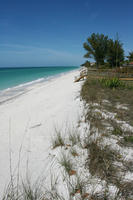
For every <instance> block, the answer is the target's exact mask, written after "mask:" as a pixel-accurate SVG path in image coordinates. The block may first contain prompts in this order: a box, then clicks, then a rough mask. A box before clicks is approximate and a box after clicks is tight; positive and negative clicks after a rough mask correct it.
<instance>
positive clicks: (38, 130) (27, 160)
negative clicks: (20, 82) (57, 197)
mask: <svg viewBox="0 0 133 200" xmlns="http://www.w3.org/2000/svg"><path fill="white" fill-rule="evenodd" d="M78 74H79V71H78V70H76V71H72V72H69V73H67V74H65V75H62V76H60V77H58V78H54V79H52V80H50V81H47V82H44V83H40V84H36V85H34V87H32V89H31V90H30V91H29V92H27V93H25V94H23V95H21V96H19V97H18V98H16V99H12V100H11V101H7V102H5V103H3V104H2V105H0V192H1V193H0V196H1V194H2V191H3V189H4V188H5V186H6V185H7V184H8V182H9V179H10V167H11V169H12V173H18V171H17V170H18V165H19V164H20V166H21V167H20V168H21V169H22V170H21V172H20V173H25V171H26V170H27V168H29V171H30V174H31V175H32V177H35V176H38V175H40V173H42V172H44V171H45V173H46V172H47V170H49V165H48V159H47V158H48V154H49V149H50V146H51V137H52V135H54V133H55V130H54V129H55V127H56V128H57V129H64V128H65V127H66V126H67V125H68V126H72V125H75V124H76V122H77V120H78V117H79V115H80V113H81V108H80V100H79V98H77V97H78V96H79V92H80V88H81V83H74V77H75V76H76V75H78ZM19 160H20V163H19ZM10 161H11V162H10ZM10 164H11V165H10Z"/></svg>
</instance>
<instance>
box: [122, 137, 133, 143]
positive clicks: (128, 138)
mask: <svg viewBox="0 0 133 200" xmlns="http://www.w3.org/2000/svg"><path fill="white" fill-rule="evenodd" d="M124 140H125V142H129V143H133V136H125V137H124Z"/></svg>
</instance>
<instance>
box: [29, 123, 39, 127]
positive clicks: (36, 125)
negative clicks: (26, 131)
mask: <svg viewBox="0 0 133 200" xmlns="http://www.w3.org/2000/svg"><path fill="white" fill-rule="evenodd" d="M41 125H42V124H41V123H38V124H35V125H34V126H31V127H30V128H36V127H38V126H41Z"/></svg>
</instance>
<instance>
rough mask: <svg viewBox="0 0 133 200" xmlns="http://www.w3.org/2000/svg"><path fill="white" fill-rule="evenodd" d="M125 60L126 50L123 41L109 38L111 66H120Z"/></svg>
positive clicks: (108, 58) (108, 60)
mask: <svg viewBox="0 0 133 200" xmlns="http://www.w3.org/2000/svg"><path fill="white" fill-rule="evenodd" d="M123 61H124V50H123V47H122V43H121V42H120V41H119V39H118V38H117V39H116V40H112V39H110V40H108V52H107V62H108V63H109V65H110V66H111V67H119V66H120V65H121V63H122V62H123Z"/></svg>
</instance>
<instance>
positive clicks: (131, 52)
mask: <svg viewBox="0 0 133 200" xmlns="http://www.w3.org/2000/svg"><path fill="white" fill-rule="evenodd" d="M127 58H128V60H129V62H132V61H133V51H130V52H129V56H127Z"/></svg>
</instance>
